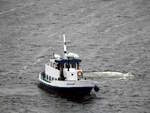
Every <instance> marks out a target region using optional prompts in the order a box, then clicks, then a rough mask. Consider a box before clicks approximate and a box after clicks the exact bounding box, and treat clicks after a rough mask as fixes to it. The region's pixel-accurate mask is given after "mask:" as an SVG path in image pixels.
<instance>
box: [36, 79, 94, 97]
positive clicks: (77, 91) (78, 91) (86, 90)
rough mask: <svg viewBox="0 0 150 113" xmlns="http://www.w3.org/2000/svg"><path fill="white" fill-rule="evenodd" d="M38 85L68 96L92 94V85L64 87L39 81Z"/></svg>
mask: <svg viewBox="0 0 150 113" xmlns="http://www.w3.org/2000/svg"><path fill="white" fill-rule="evenodd" d="M38 86H39V87H40V88H42V89H44V90H46V91H48V92H51V93H56V94H58V95H66V96H86V95H90V92H91V90H92V87H74V88H64V87H54V86H50V85H46V84H44V83H41V82H40V83H39V84H38Z"/></svg>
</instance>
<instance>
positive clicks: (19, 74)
mask: <svg viewBox="0 0 150 113" xmlns="http://www.w3.org/2000/svg"><path fill="white" fill-rule="evenodd" d="M62 33H65V34H66V36H67V40H70V41H71V42H72V43H71V45H70V47H69V50H70V51H74V52H76V53H78V54H79V55H80V57H81V58H82V60H83V62H82V67H83V70H85V71H87V73H86V75H88V76H89V79H94V80H96V81H98V82H99V86H100V91H99V92H98V93H96V94H92V96H90V97H85V98H83V99H78V100H77V99H76V100H74V99H72V98H71V99H70V98H63V97H60V96H57V95H53V94H49V93H47V92H45V91H43V90H41V89H39V88H38V87H37V77H38V73H39V72H40V71H41V70H43V69H44V63H46V62H47V61H48V59H49V57H50V55H51V54H52V53H53V51H56V52H58V53H61V54H62V51H63V43H62V42H61V41H62V38H60V35H61V34H62ZM0 64H1V65H0V112H1V113H60V112H61V113H75V112H76V113H149V112H150V68H149V67H150V1H149V0H0ZM93 71H94V72H93ZM105 71H106V72H108V73H107V74H106V73H102V72H105ZM88 72H90V73H88ZM113 72H120V73H119V75H118V73H113ZM128 72H129V74H123V73H128ZM93 75H94V76H93ZM130 75H131V76H130ZM91 76H93V77H91Z"/></svg>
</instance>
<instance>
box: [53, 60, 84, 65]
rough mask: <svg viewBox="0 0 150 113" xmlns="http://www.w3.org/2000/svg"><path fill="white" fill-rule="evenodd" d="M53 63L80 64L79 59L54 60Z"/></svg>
mask: <svg viewBox="0 0 150 113" xmlns="http://www.w3.org/2000/svg"><path fill="white" fill-rule="evenodd" d="M55 62H57V63H60V64H64V63H68V62H69V63H79V62H81V60H80V59H55Z"/></svg>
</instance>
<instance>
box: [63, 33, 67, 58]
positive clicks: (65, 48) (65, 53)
mask: <svg viewBox="0 0 150 113" xmlns="http://www.w3.org/2000/svg"><path fill="white" fill-rule="evenodd" d="M63 38H64V57H66V56H67V46H66V37H65V34H63Z"/></svg>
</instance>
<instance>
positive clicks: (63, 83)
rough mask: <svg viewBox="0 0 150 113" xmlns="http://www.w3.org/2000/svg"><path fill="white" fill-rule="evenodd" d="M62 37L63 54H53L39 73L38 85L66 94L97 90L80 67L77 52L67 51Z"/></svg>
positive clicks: (81, 94) (84, 93) (83, 93)
mask: <svg viewBox="0 0 150 113" xmlns="http://www.w3.org/2000/svg"><path fill="white" fill-rule="evenodd" d="M63 39H64V55H63V57H61V56H60V55H58V54H54V55H53V58H51V59H50V60H49V61H48V63H46V64H45V70H44V71H43V72H40V73H39V78H38V79H39V86H40V87H42V88H44V89H46V90H48V91H52V92H56V93H58V94H59V93H60V94H67V95H80V96H83V95H89V94H90V92H91V90H92V89H94V90H95V91H98V90H99V88H98V86H97V85H96V84H97V83H96V82H95V81H92V80H87V79H86V78H85V77H84V76H83V71H82V69H81V68H80V63H81V59H80V58H79V55H78V54H75V53H71V52H67V46H66V38H65V35H64V34H63Z"/></svg>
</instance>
